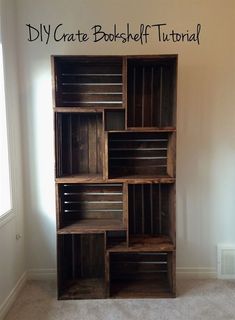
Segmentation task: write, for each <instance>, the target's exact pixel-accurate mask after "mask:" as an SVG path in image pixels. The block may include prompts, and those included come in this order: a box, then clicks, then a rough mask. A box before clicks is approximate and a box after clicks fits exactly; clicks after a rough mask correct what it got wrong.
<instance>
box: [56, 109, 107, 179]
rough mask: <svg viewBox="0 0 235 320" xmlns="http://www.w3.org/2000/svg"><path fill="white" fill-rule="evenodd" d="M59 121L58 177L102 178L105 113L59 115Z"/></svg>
mask: <svg viewBox="0 0 235 320" xmlns="http://www.w3.org/2000/svg"><path fill="white" fill-rule="evenodd" d="M55 119H56V137H55V138H56V141H55V142H56V176H57V177H63V176H69V175H71V176H73V175H78V176H79V175H81V176H84V175H85V176H86V177H87V178H88V179H89V176H94V175H95V176H99V177H100V179H102V175H103V149H102V143H103V124H102V113H97V114H95V113H61V114H60V113H57V114H56V117H55Z"/></svg>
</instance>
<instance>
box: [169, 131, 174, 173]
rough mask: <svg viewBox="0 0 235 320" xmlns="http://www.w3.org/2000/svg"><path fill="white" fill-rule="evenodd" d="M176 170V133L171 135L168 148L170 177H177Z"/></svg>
mask: <svg viewBox="0 0 235 320" xmlns="http://www.w3.org/2000/svg"><path fill="white" fill-rule="evenodd" d="M175 171H176V133H175V132H173V133H172V134H171V135H169V142H168V148H167V174H168V175H169V176H170V177H175Z"/></svg>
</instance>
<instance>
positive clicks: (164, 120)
mask: <svg viewBox="0 0 235 320" xmlns="http://www.w3.org/2000/svg"><path fill="white" fill-rule="evenodd" d="M176 67H177V56H171V57H168V58H161V59H159V58H152V59H146V58H142V59H141V58H140V59H138V58H134V59H128V72H127V77H128V82H127V87H128V94H127V100H128V102H127V106H128V108H127V111H128V112H127V127H156V128H162V127H168V126H169V127H171V126H173V127H174V126H175V124H176V76H177V75H176Z"/></svg>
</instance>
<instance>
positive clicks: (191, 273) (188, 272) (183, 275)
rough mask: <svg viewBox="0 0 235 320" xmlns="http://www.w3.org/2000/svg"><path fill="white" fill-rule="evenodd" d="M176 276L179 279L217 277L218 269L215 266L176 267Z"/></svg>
mask: <svg viewBox="0 0 235 320" xmlns="http://www.w3.org/2000/svg"><path fill="white" fill-rule="evenodd" d="M176 276H177V278H178V279H216V278H217V271H216V269H215V268H202V267H197V268H184V267H178V268H177V269H176Z"/></svg>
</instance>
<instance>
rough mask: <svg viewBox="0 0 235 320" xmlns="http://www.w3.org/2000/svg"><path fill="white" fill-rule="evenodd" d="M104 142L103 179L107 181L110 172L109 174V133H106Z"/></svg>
mask: <svg viewBox="0 0 235 320" xmlns="http://www.w3.org/2000/svg"><path fill="white" fill-rule="evenodd" d="M103 140H104V157H103V178H104V179H105V180H106V179H108V172H109V160H108V158H109V156H108V132H104V135H103Z"/></svg>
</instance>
